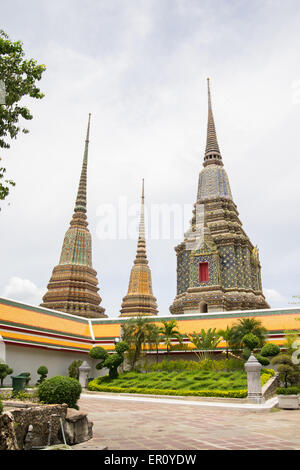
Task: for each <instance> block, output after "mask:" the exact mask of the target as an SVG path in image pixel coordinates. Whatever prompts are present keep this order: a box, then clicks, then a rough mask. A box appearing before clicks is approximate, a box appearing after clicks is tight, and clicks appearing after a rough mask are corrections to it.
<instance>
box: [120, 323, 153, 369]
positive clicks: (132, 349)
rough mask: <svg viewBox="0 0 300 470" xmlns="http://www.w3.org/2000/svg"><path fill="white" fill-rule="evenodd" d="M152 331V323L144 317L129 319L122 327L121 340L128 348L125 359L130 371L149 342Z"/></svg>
mask: <svg viewBox="0 0 300 470" xmlns="http://www.w3.org/2000/svg"><path fill="white" fill-rule="evenodd" d="M152 329H153V328H152V323H151V322H150V321H149V319H148V318H147V317H145V316H140V317H138V318H130V320H128V321H127V322H126V323H124V325H123V335H122V338H123V340H124V341H125V342H126V343H127V344H128V346H129V348H128V352H127V354H126V357H127V359H128V362H129V364H130V368H131V369H132V370H133V369H134V368H135V366H136V364H137V362H138V361H139V360H140V358H141V356H142V352H143V349H144V348H145V346H146V343H148V342H149V336H150V335H151V331H152Z"/></svg>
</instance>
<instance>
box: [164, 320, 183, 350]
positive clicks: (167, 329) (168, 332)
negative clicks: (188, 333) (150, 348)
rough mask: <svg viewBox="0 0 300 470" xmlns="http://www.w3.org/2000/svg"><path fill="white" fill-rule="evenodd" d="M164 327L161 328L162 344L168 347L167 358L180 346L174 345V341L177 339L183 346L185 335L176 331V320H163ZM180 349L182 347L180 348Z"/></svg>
mask: <svg viewBox="0 0 300 470" xmlns="http://www.w3.org/2000/svg"><path fill="white" fill-rule="evenodd" d="M162 324H163V326H162V327H161V328H160V332H161V334H162V342H163V343H164V344H165V345H166V348H167V357H168V356H169V353H170V351H171V350H172V349H175V348H176V349H178V344H176V345H173V344H172V339H175V340H177V341H178V342H179V345H182V339H183V335H182V334H181V333H180V332H179V331H178V330H177V329H176V328H177V322H176V320H170V321H166V320H162ZM179 348H180V346H179Z"/></svg>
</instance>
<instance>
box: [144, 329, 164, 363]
mask: <svg viewBox="0 0 300 470" xmlns="http://www.w3.org/2000/svg"><path fill="white" fill-rule="evenodd" d="M147 341H148V343H149V346H150V348H152V345H153V346H154V347H155V350H156V363H158V353H159V349H158V348H159V345H160V343H161V342H162V341H163V337H162V333H161V331H160V328H159V327H158V326H157V325H154V324H150V325H149V332H148V335H147Z"/></svg>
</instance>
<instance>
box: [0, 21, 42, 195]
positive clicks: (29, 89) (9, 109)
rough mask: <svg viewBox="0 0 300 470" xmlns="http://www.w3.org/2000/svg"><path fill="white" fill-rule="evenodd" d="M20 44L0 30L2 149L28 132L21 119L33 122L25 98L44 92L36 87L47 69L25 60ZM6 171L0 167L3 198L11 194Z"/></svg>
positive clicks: (0, 137)
mask: <svg viewBox="0 0 300 470" xmlns="http://www.w3.org/2000/svg"><path fill="white" fill-rule="evenodd" d="M24 56H25V53H24V51H23V44H22V42H21V41H16V42H12V41H11V40H10V39H9V37H8V35H7V34H6V33H5V32H4V31H2V30H0V78H1V80H2V83H4V86H5V104H2V105H0V148H9V147H10V144H9V142H8V139H7V138H10V139H16V138H17V135H18V134H19V132H20V131H22V132H23V133H25V134H26V133H28V132H29V131H28V129H26V128H23V127H22V128H21V127H20V123H19V121H20V119H25V120H26V121H28V120H30V119H32V117H33V116H32V114H31V113H30V110H29V109H28V108H27V107H26V106H23V105H22V104H21V103H20V101H21V100H22V98H23V97H25V96H26V97H30V98H36V99H41V98H43V96H44V95H43V93H41V91H40V89H39V88H38V87H37V86H36V82H37V81H39V80H40V79H41V78H42V74H43V72H44V71H45V70H46V67H45V65H38V64H37V62H36V61H35V60H34V59H24ZM5 172H6V169H5V168H4V167H2V168H0V199H2V200H3V199H5V198H6V196H7V195H8V194H9V189H10V186H14V184H15V183H14V182H13V181H12V180H6V179H5V180H4V174H5Z"/></svg>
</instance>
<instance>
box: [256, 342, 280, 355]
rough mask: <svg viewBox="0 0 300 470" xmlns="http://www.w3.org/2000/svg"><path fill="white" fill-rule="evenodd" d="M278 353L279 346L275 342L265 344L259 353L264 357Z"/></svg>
mask: <svg viewBox="0 0 300 470" xmlns="http://www.w3.org/2000/svg"><path fill="white" fill-rule="evenodd" d="M279 353H280V347H279V346H277V344H273V343H268V344H265V345H264V346H263V348H262V350H261V351H260V355H261V356H264V357H274V356H277V354H279Z"/></svg>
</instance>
